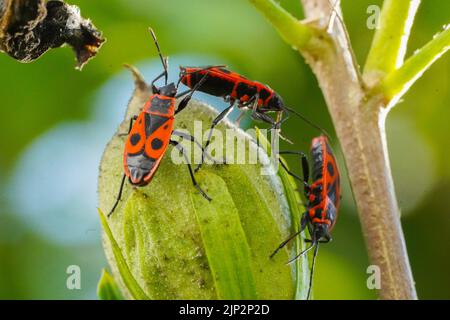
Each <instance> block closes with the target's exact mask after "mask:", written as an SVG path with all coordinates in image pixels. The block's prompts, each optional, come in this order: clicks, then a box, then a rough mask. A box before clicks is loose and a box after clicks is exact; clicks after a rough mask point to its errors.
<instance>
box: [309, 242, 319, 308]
mask: <svg viewBox="0 0 450 320" xmlns="http://www.w3.org/2000/svg"><path fill="white" fill-rule="evenodd" d="M312 245H314V244H312ZM318 251H319V242H317V243H316V248H315V249H314V256H313V261H312V265H311V272H310V274H309V288H308V295H307V296H306V300H309V296H310V295H311V288H312V285H313V276H314V267H315V266H316V257H317V252H318Z"/></svg>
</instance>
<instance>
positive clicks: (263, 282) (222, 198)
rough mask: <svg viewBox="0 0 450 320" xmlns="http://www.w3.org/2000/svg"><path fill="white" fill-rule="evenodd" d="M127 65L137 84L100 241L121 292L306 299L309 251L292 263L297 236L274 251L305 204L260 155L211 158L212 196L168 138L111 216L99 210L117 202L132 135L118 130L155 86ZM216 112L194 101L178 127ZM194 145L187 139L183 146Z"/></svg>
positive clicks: (109, 176) (108, 156)
mask: <svg viewBox="0 0 450 320" xmlns="http://www.w3.org/2000/svg"><path fill="white" fill-rule="evenodd" d="M130 68H131V67H130ZM131 70H132V71H133V74H134V76H135V83H136V88H135V92H134V94H133V97H132V99H131V100H130V103H129V106H128V110H127V113H126V117H125V120H124V121H123V123H122V124H121V125H120V127H119V129H118V131H117V133H116V134H115V135H114V136H113V138H112V139H111V141H110V142H109V144H108V145H107V147H106V149H105V152H104V155H103V158H102V161H101V164H100V176H99V185H98V193H99V208H100V210H99V211H100V217H101V220H102V225H103V228H104V231H105V233H104V235H105V236H104V241H103V244H104V248H105V252H106V256H107V258H108V261H109V264H110V266H111V269H112V275H113V277H114V279H115V280H116V282H117V283H118V286H119V288H120V289H121V291H122V294H123V295H124V296H125V297H126V298H133V299H294V298H297V299H299V298H304V297H305V296H306V292H307V287H308V280H307V275H308V271H307V270H308V267H307V266H308V265H307V259H300V260H298V261H297V262H295V263H293V264H291V265H289V266H287V265H286V262H287V261H288V259H289V257H288V256H289V255H290V254H294V253H295V252H298V251H299V250H301V249H302V248H303V247H304V244H303V243H302V242H301V241H300V239H299V237H298V239H296V240H295V241H293V242H292V245H291V246H289V247H288V249H287V250H282V251H280V253H279V254H278V255H276V256H275V257H274V258H272V259H270V258H269V255H270V254H271V253H272V252H273V250H274V249H275V248H276V247H277V246H278V245H279V243H280V242H281V241H282V240H284V239H285V238H286V237H287V236H288V235H289V234H291V233H292V232H293V231H295V230H297V229H298V222H299V216H300V213H301V211H300V210H301V208H300V207H299V203H300V198H299V195H298V193H297V192H296V191H295V189H296V186H295V184H294V183H293V181H292V180H291V179H290V177H288V176H287V174H286V173H285V172H281V170H280V173H279V175H272V176H267V175H262V174H261V169H262V166H261V165H260V164H239V165H237V164H226V165H224V164H205V165H204V166H203V167H202V169H201V170H199V172H198V173H197V174H196V178H197V181H198V182H199V184H200V186H201V187H202V189H203V190H205V192H206V193H207V194H208V195H209V196H210V197H211V198H212V201H207V200H206V199H205V198H204V197H202V195H200V193H199V192H198V190H197V189H196V188H194V187H193V185H192V182H191V179H190V177H189V173H188V170H187V166H186V165H185V164H174V163H173V161H172V160H171V154H176V152H178V151H176V150H173V148H172V147H171V146H169V148H168V149H167V151H166V154H165V155H164V158H163V160H162V161H161V165H160V167H159V169H158V171H157V173H156V174H155V176H154V178H153V180H152V181H151V183H150V184H148V185H147V186H145V187H132V186H131V185H130V184H129V183H128V182H126V183H125V186H124V191H123V195H122V201H120V203H119V205H118V206H117V208H116V210H115V211H114V213H113V215H112V216H111V217H110V218H106V216H105V215H104V214H103V213H107V212H109V210H110V209H111V207H112V205H113V204H114V201H115V198H116V196H117V193H118V190H119V185H120V182H121V178H122V174H123V164H122V157H123V148H124V144H125V139H126V136H124V135H120V133H126V132H127V129H128V125H129V119H130V118H131V116H132V115H136V114H138V113H139V111H140V109H141V107H142V106H143V105H144V103H145V101H146V100H147V99H148V97H149V96H150V95H151V90H150V88H149V86H148V85H147V84H146V83H145V82H144V80H143V79H142V77H141V76H140V74H139V73H138V72H137V70H135V69H134V68H131ZM216 115H217V112H216V111H214V109H212V108H211V107H209V106H207V105H205V104H202V103H199V102H195V101H194V102H191V103H190V104H189V106H188V107H187V108H186V109H185V110H184V111H183V112H181V113H179V114H178V115H177V116H176V121H175V128H176V129H177V130H179V129H187V130H188V131H190V132H194V131H193V122H194V120H197V121H202V123H203V129H204V130H206V129H207V128H209V126H210V124H211V121H212V119H213V118H214V117H215V116H216ZM218 129H219V130H221V131H222V132H223V133H224V132H225V129H229V130H232V132H233V133H234V134H235V135H236V136H237V137H240V138H243V139H245V140H246V141H247V143H246V144H245V148H246V151H247V154H248V152H250V151H252V150H251V148H259V147H257V146H256V144H255V143H253V142H252V143H250V139H249V136H248V135H247V134H246V133H244V132H243V131H242V130H240V129H238V128H237V127H235V126H234V125H232V124H231V123H229V122H224V123H223V124H221V125H219V126H218ZM224 136H225V134H224ZM191 144H192V143H191V142H190V141H189V142H188V141H184V142H183V145H184V146H185V147H186V148H188V147H189V146H190V145H191ZM191 147H192V148H195V145H193V144H192V146H191ZM259 149H261V148H259ZM259 152H260V153H262V154H263V155H265V152H264V151H262V149H261V150H259ZM266 157H267V156H266ZM227 161H228V162H229V159H227ZM280 178H281V179H280ZM102 212H103V213H102ZM293 251H295V252H293Z"/></svg>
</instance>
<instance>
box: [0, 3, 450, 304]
mask: <svg viewBox="0 0 450 320" xmlns="http://www.w3.org/2000/svg"><path fill="white" fill-rule="evenodd" d="M68 2H71V3H73V4H77V5H79V6H80V8H81V10H82V14H83V15H84V16H86V17H90V18H91V19H92V20H93V21H94V23H95V24H96V26H97V27H98V28H99V29H101V30H102V31H103V32H104V35H105V36H106V38H107V39H108V41H107V43H106V44H105V45H104V46H103V48H102V49H101V51H100V53H99V55H98V56H97V57H96V58H95V59H94V60H92V61H91V62H90V63H89V64H88V65H87V66H86V67H85V69H84V70H83V71H82V72H79V71H76V70H74V68H73V67H74V64H75V62H74V56H73V54H72V52H70V50H69V49H68V48H63V49H57V50H53V51H51V52H49V53H47V54H45V55H44V56H43V57H42V58H40V59H39V60H38V61H36V62H34V63H32V64H28V65H25V64H20V63H18V62H16V61H14V60H13V59H11V58H9V57H8V56H6V55H0V298H8V299H29V298H30V299H51V298H57V299H72V298H83V299H84V298H86V299H95V298H96V293H95V291H96V284H97V280H98V278H99V276H100V272H101V268H102V267H105V266H106V260H105V258H104V254H103V251H102V248H101V242H100V226H99V221H98V217H97V213H96V183H97V167H98V163H99V159H100V156H101V153H102V150H103V148H104V145H105V144H106V142H107V141H108V139H109V138H110V136H111V135H112V134H113V132H114V130H115V127H116V126H117V125H118V123H119V122H120V121H121V119H122V117H123V113H124V110H125V106H126V102H127V100H128V98H129V96H130V94H131V91H132V79H131V76H130V75H129V74H128V72H127V71H125V70H124V69H123V67H122V64H123V63H125V62H127V63H132V64H135V65H137V66H138V67H139V68H141V69H142V70H143V73H144V75H145V76H146V78H147V79H151V78H152V77H154V76H155V75H156V74H157V72H158V71H159V70H160V65H159V61H158V60H157V56H156V52H155V49H154V46H153V43H152V42H151V38H150V37H149V34H148V33H147V27H148V26H152V27H153V28H154V29H155V30H156V32H157V35H158V38H159V41H160V45H161V47H162V49H163V52H164V53H165V54H166V55H170V58H171V60H170V64H171V66H172V68H171V76H172V77H173V78H175V77H176V76H177V73H178V70H177V69H178V68H177V65H178V64H191V65H204V64H209V63H213V64H227V65H228V66H229V67H230V68H232V69H234V70H236V71H238V72H240V73H242V74H244V75H246V76H248V77H249V78H251V79H258V80H259V81H261V82H263V83H267V84H270V86H271V87H272V88H274V89H275V90H277V91H278V92H279V93H280V94H281V95H282V96H283V97H284V99H285V102H286V103H287V104H288V105H289V106H291V107H294V108H295V109H296V110H299V111H301V112H302V113H303V114H304V115H305V116H307V117H308V118H309V119H311V120H312V121H314V122H316V123H318V124H320V125H321V126H322V127H324V128H325V129H326V130H327V131H328V132H332V133H333V126H332V123H331V120H330V117H329V115H328V112H327V109H326V106H325V103H324V100H323V97H322V95H321V92H320V90H319V88H318V85H317V82H316V80H315V78H314V76H313V75H312V73H311V71H310V69H309V68H308V67H307V66H306V65H305V63H304V61H303V59H302V58H301V57H300V56H299V55H298V54H297V53H296V52H295V51H293V50H292V49H291V48H290V47H289V46H287V45H286V44H285V43H284V42H283V41H282V40H281V39H280V37H279V36H278V34H277V33H276V32H275V31H274V30H273V29H272V27H271V26H270V25H269V24H268V23H267V22H266V21H265V20H264V18H263V17H262V16H261V15H260V14H259V13H258V12H256V11H255V10H254V8H253V7H252V6H251V5H250V4H249V3H248V2H247V1H244V0H227V1H223V0H192V1H183V0H151V1H150V0H145V1H144V0H132V1H130V0H109V1H90V0H83V1H75V0H72V1H68ZM299 2H300V1H297V0H283V1H281V4H282V5H283V6H284V7H285V8H287V9H288V10H290V11H291V12H292V13H294V14H295V15H296V16H297V17H302V11H301V7H300V5H299ZM371 4H378V5H381V1H375V0H360V1H350V0H343V1H342V5H343V10H344V19H345V21H346V23H347V25H348V28H349V33H350V37H351V40H352V42H353V46H354V49H355V52H356V56H357V58H358V61H359V63H360V64H363V63H364V58H365V56H366V55H367V52H368V50H369V46H370V43H371V40H372V36H373V30H369V29H368V28H367V27H366V20H367V18H368V16H369V15H368V14H367V12H366V10H367V7H368V6H369V5H371ZM449 21H450V2H449V1H444V0H440V1H436V0H423V1H422V5H421V8H420V9H419V13H418V15H417V18H416V23H415V25H414V28H413V30H412V35H411V40H410V43H409V49H408V55H410V54H412V53H413V52H414V50H415V49H417V48H419V47H421V46H422V45H423V44H425V43H426V42H427V41H428V40H429V39H431V37H432V36H433V35H434V34H435V33H436V32H438V31H439V30H441V28H442V26H443V25H444V24H446V23H448V22H449ZM449 71H450V55H446V56H444V57H443V58H442V59H441V60H440V61H438V62H437V63H436V64H435V65H434V66H433V67H432V68H431V70H429V71H428V72H427V73H426V74H425V75H424V76H423V77H422V78H421V79H420V80H419V81H418V82H417V84H415V85H414V87H413V88H412V90H411V91H410V92H409V93H408V94H407V95H406V96H405V97H404V99H403V102H402V103H400V104H399V105H398V106H397V107H396V108H395V109H394V110H393V111H392V112H391V114H390V116H389V119H388V122H387V126H388V130H387V131H388V132H387V136H388V142H389V152H390V158H391V161H392V170H393V174H394V180H395V185H396V192H397V196H398V200H399V204H400V207H401V210H402V221H403V227H404V232H405V237H406V241H407V246H408V252H409V256H410V259H411V263H412V269H413V273H414V277H415V280H416V283H417V290H418V294H419V297H420V298H423V299H449V298H450V273H449V272H448V271H449V270H450V163H449V161H448V159H449V158H450V149H449V145H448V141H449V139H450V125H449V123H450V122H449V118H450V108H449V101H450V90H449V85H450V76H449ZM199 98H203V97H202V96H199ZM209 101H210V102H211V103H213V104H214V105H216V106H218V108H222V107H223V106H224V105H223V104H222V103H220V101H218V100H217V99H212V100H209ZM246 125H248V126H250V125H251V123H247V124H246ZM283 130H284V132H285V133H286V135H287V136H289V137H290V138H291V139H293V140H295V142H296V145H295V147H293V146H285V149H287V148H290V149H293V148H295V149H300V150H307V149H308V147H309V142H308V141H310V139H311V138H312V137H313V136H314V135H317V134H318V132H317V131H315V130H314V129H312V128H310V127H308V126H307V125H305V124H304V123H303V122H301V121H300V120H298V119H295V118H294V117H291V118H290V119H289V121H288V122H287V123H286V124H285V126H284V129H283ZM334 144H335V145H334V148H335V150H336V152H337V154H338V156H339V158H340V159H342V155H341V154H340V149H339V146H338V144H337V141H336V139H334ZM290 165H291V166H292V167H296V166H297V165H298V163H297V162H295V161H294V160H292V161H291V163H290ZM340 166H341V170H342V171H344V170H345V168H344V166H343V162H342V161H341V163H340ZM343 175H344V176H345V173H343ZM70 265H78V266H80V268H81V275H82V282H81V290H68V289H67V288H66V279H67V274H66V269H67V267H68V266H70ZM368 265H369V262H368V258H367V253H366V250H365V246H364V240H363V237H362V234H361V230H360V225H359V222H358V218H357V213H356V211H355V206H354V202H353V198H352V195H351V191H350V188H349V185H348V181H344V198H343V206H342V209H341V212H340V218H339V221H338V224H337V226H336V228H335V231H334V241H333V242H332V243H331V244H329V245H327V246H322V247H321V252H320V254H319V259H318V265H317V272H316V277H315V297H316V298H317V299H329V298H330V299H373V298H376V295H375V292H374V291H371V290H369V289H367V287H366V278H367V274H366V269H367V267H368Z"/></svg>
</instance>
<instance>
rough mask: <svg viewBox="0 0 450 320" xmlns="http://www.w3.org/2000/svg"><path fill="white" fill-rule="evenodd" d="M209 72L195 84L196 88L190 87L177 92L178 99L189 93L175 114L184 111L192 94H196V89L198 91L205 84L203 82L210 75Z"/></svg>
mask: <svg viewBox="0 0 450 320" xmlns="http://www.w3.org/2000/svg"><path fill="white" fill-rule="evenodd" d="M208 74H209V72H207V73H206V74H205V75H204V76H203V78H201V79H200V81H199V82H198V83H197V84H196V85H195V86H194V88H192V89H189V90H187V91H184V92H182V93H180V94H177V95H176V96H175V98H176V99H178V98H181V97H182V96H184V95H186V94H188V95H187V96H186V97H184V99H183V100H181V102H180V103H179V104H178V108H177V111H175V114H177V113H178V112H180V111H182V110H183V109H184V108H186V106H187V105H188V103H189V101H190V100H191V98H192V95H193V94H194V92H195V91H197V90H198V89H199V88H200V86H201V85H202V84H203V82H205V80H206V78H207V77H208Z"/></svg>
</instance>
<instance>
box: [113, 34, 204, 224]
mask: <svg viewBox="0 0 450 320" xmlns="http://www.w3.org/2000/svg"><path fill="white" fill-rule="evenodd" d="M149 30H150V33H151V35H152V37H153V41H154V43H155V45H156V48H157V50H158V54H159V57H160V59H161V63H162V65H163V68H164V71H163V72H162V73H161V74H160V75H159V76H157V77H156V78H155V79H154V80H153V81H152V83H151V85H152V93H153V94H152V95H151V96H150V98H149V99H148V101H147V102H146V103H145V105H144V107H143V109H142V111H141V113H140V114H139V115H138V116H135V117H133V118H132V119H131V120H130V127H129V130H128V134H127V135H128V138H127V141H126V144H125V148H124V153H123V167H124V175H123V178H122V181H121V184H120V189H119V193H118V195H117V199H116V202H115V203H114V205H113V207H112V209H111V211H110V212H109V214H108V216H110V215H111V214H112V213H113V212H114V210H115V208H116V207H117V205H118V204H119V201H120V199H121V196H122V191H123V186H124V183H125V179H126V178H127V177H128V179H129V182H130V183H131V184H132V185H133V186H145V185H147V184H148V183H150V181H151V180H152V178H153V176H154V174H155V173H156V171H157V170H158V167H159V164H160V162H161V159H162V158H163V156H164V154H165V152H166V149H167V147H168V145H169V144H171V145H173V146H174V147H175V148H177V149H178V150H179V151H180V152H181V153H182V154H183V156H184V158H185V159H186V164H187V165H188V169H189V174H190V176H191V179H192V183H193V184H194V186H195V187H196V188H197V189H198V191H199V192H200V193H201V194H202V195H203V196H204V197H205V198H206V199H207V200H211V198H209V197H208V195H207V194H206V193H205V192H204V191H203V190H202V189H201V188H200V186H199V185H198V183H197V181H196V180H195V177H194V173H193V170H192V167H191V165H190V164H189V159H188V157H187V155H186V153H185V151H184V148H183V147H182V145H181V144H180V143H179V142H178V141H176V140H172V139H171V137H172V135H175V136H178V137H181V138H184V139H189V140H191V141H192V142H195V144H196V145H197V146H199V147H200V148H202V146H201V144H200V143H199V142H198V141H197V140H196V139H195V138H194V137H192V136H190V135H188V134H185V133H182V132H177V131H175V130H173V126H174V117H175V115H176V114H177V113H179V112H180V111H182V110H183V109H184V108H185V107H186V106H187V104H188V102H189V100H190V99H191V98H192V95H193V94H194V92H195V91H196V90H197V89H198V87H199V86H201V84H202V82H203V81H204V80H200V81H199V82H198V84H197V85H196V86H194V87H193V88H191V89H189V90H187V91H185V92H182V93H178V94H177V91H178V85H175V84H174V83H169V84H167V78H168V68H167V60H166V59H164V57H163V56H162V54H161V50H160V48H159V44H158V41H157V39H156V36H155V34H154V32H153V30H152V29H149ZM163 76H164V78H165V85H164V86H162V87H159V88H158V87H156V85H155V82H156V81H157V80H159V79H160V78H162V77H163ZM204 79H206V76H205V78H204ZM183 96H185V97H184V98H183V100H181V102H180V103H179V104H178V108H177V109H176V110H175V102H176V99H178V98H181V97H183ZM202 151H203V153H204V150H203V148H202Z"/></svg>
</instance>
